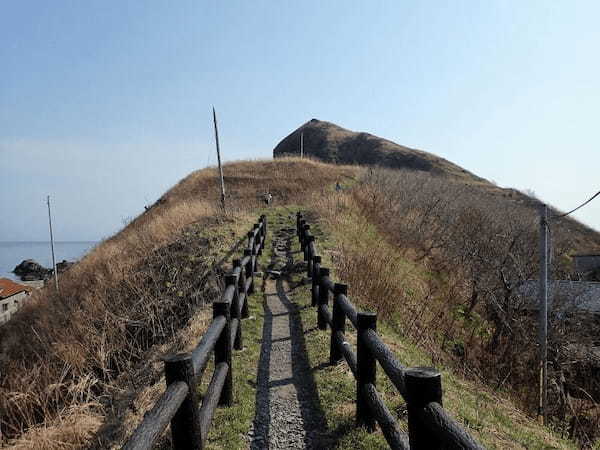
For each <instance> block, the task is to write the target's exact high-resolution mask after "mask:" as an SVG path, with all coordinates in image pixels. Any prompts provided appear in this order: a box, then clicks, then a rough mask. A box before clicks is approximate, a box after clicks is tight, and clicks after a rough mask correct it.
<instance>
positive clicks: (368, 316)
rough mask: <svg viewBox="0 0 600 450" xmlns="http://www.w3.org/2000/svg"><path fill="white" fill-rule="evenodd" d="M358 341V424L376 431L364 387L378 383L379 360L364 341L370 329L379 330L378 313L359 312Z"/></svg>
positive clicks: (368, 429)
mask: <svg viewBox="0 0 600 450" xmlns="http://www.w3.org/2000/svg"><path fill="white" fill-rule="evenodd" d="M357 326H358V329H357V335H358V336H357V337H358V339H357V343H356V363H357V364H356V369H357V370H356V424H357V425H358V426H363V427H365V428H366V429H367V431H369V432H370V433H372V432H373V431H375V425H376V421H375V418H374V417H373V415H372V414H371V411H370V410H369V405H368V404H367V402H366V400H365V397H364V395H365V394H364V390H363V387H364V386H365V385H366V384H372V385H375V384H376V375H377V360H376V359H375V357H374V356H373V355H372V354H371V352H370V351H369V348H368V347H367V344H366V343H365V341H364V335H365V333H366V332H367V331H368V330H373V331H375V330H377V314H376V313H372V312H359V313H358V315H357Z"/></svg>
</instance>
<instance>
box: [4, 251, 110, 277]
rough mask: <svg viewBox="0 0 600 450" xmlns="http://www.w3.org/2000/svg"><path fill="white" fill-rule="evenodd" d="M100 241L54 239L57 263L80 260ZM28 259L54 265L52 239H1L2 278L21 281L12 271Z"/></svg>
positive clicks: (45, 265)
mask: <svg viewBox="0 0 600 450" xmlns="http://www.w3.org/2000/svg"><path fill="white" fill-rule="evenodd" d="M99 242H100V241H54V255H55V260H56V262H57V263H59V262H61V261H63V260H66V261H70V262H75V261H79V260H80V259H81V258H82V257H83V256H85V255H86V254H87V253H88V252H89V251H90V250H91V249H92V248H94V247H95V246H96V245H97V244H98V243H99ZM26 259H33V260H34V261H36V262H38V263H39V264H41V265H42V266H44V267H47V268H51V267H52V254H51V250H50V241H0V278H9V279H11V280H14V281H20V278H19V277H18V276H17V275H15V274H14V273H12V271H13V270H14V268H15V267H16V266H17V265H19V264H20V263H21V262H22V261H24V260H26Z"/></svg>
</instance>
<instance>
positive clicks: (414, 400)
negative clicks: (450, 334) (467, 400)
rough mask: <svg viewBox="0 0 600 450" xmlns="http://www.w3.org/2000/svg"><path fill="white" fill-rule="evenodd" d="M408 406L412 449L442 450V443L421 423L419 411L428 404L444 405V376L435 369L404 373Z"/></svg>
mask: <svg viewBox="0 0 600 450" xmlns="http://www.w3.org/2000/svg"><path fill="white" fill-rule="evenodd" d="M404 383H405V385H406V406H407V409H408V439H409V441H410V448H411V449H416V450H421V449H423V450H424V449H436V448H442V447H443V445H442V442H440V439H439V438H438V437H436V436H435V435H434V434H433V433H431V432H430V431H429V430H428V429H427V428H425V426H424V425H423V424H422V423H421V422H420V421H419V417H418V411H419V410H420V409H421V408H424V407H425V406H426V405H427V404H428V403H431V402H436V403H439V404H440V405H442V375H441V374H440V373H439V372H438V371H437V370H436V369H435V368H433V367H413V368H409V369H406V371H405V372H404Z"/></svg>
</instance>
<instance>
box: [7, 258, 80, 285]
mask: <svg viewBox="0 0 600 450" xmlns="http://www.w3.org/2000/svg"><path fill="white" fill-rule="evenodd" d="M73 264H74V263H73V262H69V261H66V260H63V261H61V262H59V263H57V264H56V270H57V271H58V273H63V272H64V271H66V270H67V269H68V268H69V267H71V266H72V265H73ZM13 273H14V274H15V275H17V276H18V277H19V278H20V279H21V280H22V281H35V280H46V279H48V278H50V277H51V276H52V275H53V274H54V270H53V269H48V268H46V267H44V266H42V265H41V264H40V263H38V262H37V261H35V260H33V259H25V260H23V261H21V263H20V264H19V265H18V266H16V267H15V268H14V270H13Z"/></svg>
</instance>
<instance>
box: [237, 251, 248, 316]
mask: <svg viewBox="0 0 600 450" xmlns="http://www.w3.org/2000/svg"><path fill="white" fill-rule="evenodd" d="M236 261H237V262H238V264H239V266H236V265H235V263H236ZM233 265H234V266H235V267H239V268H240V277H239V279H238V289H239V290H240V293H243V294H244V301H243V303H242V319H247V318H248V295H249V293H248V291H247V289H246V280H247V278H246V267H242V262H241V260H239V259H234V260H233Z"/></svg>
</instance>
